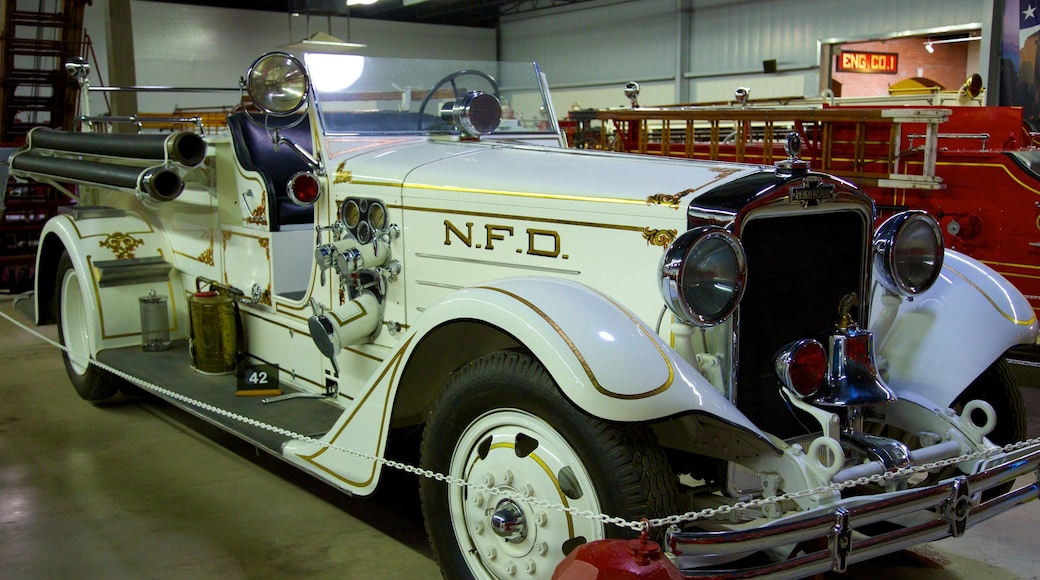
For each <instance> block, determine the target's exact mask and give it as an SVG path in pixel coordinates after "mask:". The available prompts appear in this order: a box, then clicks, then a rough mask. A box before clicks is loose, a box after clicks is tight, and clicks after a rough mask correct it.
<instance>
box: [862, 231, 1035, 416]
mask: <svg viewBox="0 0 1040 580" xmlns="http://www.w3.org/2000/svg"><path fill="white" fill-rule="evenodd" d="M893 308H897V309H898V311H897V312H895V313H893V312H892V309H893ZM871 311H872V312H874V313H875V316H874V320H875V321H876V320H883V319H885V318H886V317H893V320H892V322H891V327H890V328H889V329H888V330H887V331H884V330H882V334H881V335H880V336H877V337H876V341H877V342H876V344H877V345H878V347H877V352H878V354H879V355H880V356H881V357H882V358H883V359H885V360H886V361H887V363H888V376H887V381H888V384H889V386H891V387H892V388H893V389H895V390H896V393H897V394H898V393H899V392H910V393H915V394H917V395H920V396H922V397H924V398H925V399H927V400H930V401H933V402H935V403H937V404H940V405H945V406H949V405H950V404H952V403H953V401H954V399H956V398H957V396H958V395H960V393H961V392H962V391H964V389H965V388H967V387H968V385H970V384H971V382H972V381H973V380H975V378H976V377H978V376H979V375H980V374H982V372H983V371H985V370H986V368H988V367H989V366H990V365H991V364H993V361H995V360H997V359H998V358H1000V357H1001V356H1002V355H1003V354H1004V353H1005V352H1006V351H1007V350H1008V349H1009V348H1011V347H1013V346H1016V345H1020V344H1032V343H1034V342H1035V341H1036V337H1037V320H1036V315H1035V314H1034V312H1033V309H1032V308H1031V307H1030V305H1029V302H1028V301H1027V300H1026V299H1025V298H1024V297H1023V296H1022V294H1021V293H1020V292H1019V291H1018V290H1017V289H1016V288H1015V287H1014V286H1012V285H1011V283H1010V282H1008V281H1007V280H1006V279H1004V278H1003V277H1002V276H1001V275H1000V274H998V273H996V272H995V271H993V270H992V269H991V268H989V267H988V266H986V265H985V264H982V263H981V262H979V261H977V260H974V259H972V258H969V257H967V256H965V255H963V254H961V253H959V252H956V251H953V250H946V258H945V261H944V264H943V269H942V273H941V274H940V276H939V279H938V280H937V281H936V283H935V285H934V286H932V288H930V289H929V290H928V291H927V292H924V293H923V294H921V295H919V296H917V297H915V298H914V300H913V301H912V302H911V301H907V300H902V301H900V302H899V303H898V304H897V305H894V306H893V305H888V306H885V305H884V304H883V303H882V299H881V292H875V296H874V303H873V307H872V310H871ZM871 327H872V328H873V324H872V325H871Z"/></svg>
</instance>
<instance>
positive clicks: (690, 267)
mask: <svg viewBox="0 0 1040 580" xmlns="http://www.w3.org/2000/svg"><path fill="white" fill-rule="evenodd" d="M660 271H661V295H662V296H663V297H664V301H665V304H667V305H668V307H669V308H670V309H671V310H672V312H673V313H674V314H675V315H676V316H678V317H679V318H680V319H681V320H683V321H685V322H689V323H690V324H695V325H697V326H713V325H715V324H718V323H720V322H722V321H724V320H726V319H727V318H729V316H730V315H731V314H733V311H734V310H736V308H737V304H739V303H740V298H741V296H743V295H744V283H745V280H746V279H747V256H746V255H745V254H744V246H742V245H741V243H740V240H738V239H737V237H736V236H734V235H733V234H731V233H729V232H727V231H726V230H724V229H722V228H719V227H716V226H701V227H697V228H693V229H692V230H689V231H687V232H685V233H683V234H682V235H681V236H679V237H678V238H676V240H675V241H674V242H673V243H672V245H671V246H669V247H668V249H667V250H666V251H665V253H664V256H663V257H662V258H661V267H660Z"/></svg>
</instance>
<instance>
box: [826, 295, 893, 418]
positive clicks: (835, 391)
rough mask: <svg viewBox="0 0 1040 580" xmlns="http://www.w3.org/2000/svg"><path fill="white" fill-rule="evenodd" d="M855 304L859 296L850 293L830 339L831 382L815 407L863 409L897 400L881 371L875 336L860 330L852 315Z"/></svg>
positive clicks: (840, 308) (842, 304)
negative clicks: (851, 311) (851, 310)
mask: <svg viewBox="0 0 1040 580" xmlns="http://www.w3.org/2000/svg"><path fill="white" fill-rule="evenodd" d="M855 302H856V295H855V294H849V295H848V296H846V297H845V298H843V299H842V301H841V305H840V307H839V310H840V313H841V319H840V322H839V323H838V327H837V328H836V329H835V332H834V334H832V335H831V337H830V340H829V348H828V350H827V352H828V353H829V355H828V357H829V358H828V361H827V381H826V384H825V385H824V387H823V388H822V389H820V390H819V392H817V393H816V395H814V396H813V397H812V398H811V401H812V402H813V403H814V404H817V405H823V406H829V407H863V406H867V405H883V404H886V403H891V402H893V401H895V400H896V398H897V397H896V394H895V393H894V392H893V391H892V389H890V388H889V387H888V385H886V384H885V381H884V380H883V379H882V378H881V374H880V373H879V372H878V369H877V363H876V358H875V355H874V333H872V332H870V331H869V330H864V329H861V328H859V326H857V325H856V323H855V322H853V320H852V317H851V316H850V315H849V309H850V308H851V307H852V305H853V304H854V303H855Z"/></svg>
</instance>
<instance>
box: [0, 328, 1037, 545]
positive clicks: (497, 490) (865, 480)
mask: <svg viewBox="0 0 1040 580" xmlns="http://www.w3.org/2000/svg"><path fill="white" fill-rule="evenodd" d="M0 318H4V319H6V320H7V321H8V322H10V323H12V324H14V325H15V326H17V327H19V328H21V329H22V330H24V331H26V332H27V333H29V334H31V335H33V336H35V337H36V338H39V339H40V340H42V341H44V342H46V343H48V344H50V345H51V346H54V347H55V348H58V349H61V350H62V351H66V352H67V351H68V349H67V348H66V347H65V346H64V345H62V344H59V343H57V342H55V341H53V340H51V339H50V338H48V337H46V336H44V335H42V334H40V333H39V332H37V331H36V330H34V329H32V328H30V327H28V326H26V325H24V324H22V323H21V322H19V321H17V320H15V319H13V318H11V317H10V316H8V315H7V314H6V313H4V312H2V311H0ZM90 364H92V365H94V366H96V367H98V368H100V369H103V370H105V371H107V372H109V373H111V374H113V375H115V376H118V377H120V378H122V379H124V380H126V381H129V382H131V383H133V384H135V385H137V386H139V387H141V388H143V389H145V390H147V391H150V392H152V393H154V394H156V395H158V396H160V397H163V398H166V399H173V400H177V401H179V402H181V403H184V404H187V405H190V406H192V407H195V408H197V409H200V410H203V411H207V412H209V413H213V414H215V415H219V416H222V417H226V418H229V419H232V420H235V421H238V422H241V423H244V424H246V425H250V426H252V427H257V428H259V429H264V430H266V431H270V432H272V433H276V434H278V435H282V436H285V437H289V438H291V439H298V440H300V441H304V442H307V443H313V444H315V445H319V446H322V447H326V448H328V449H331V450H333V451H339V452H341V453H346V454H348V455H352V456H354V457H358V458H360V459H364V460H366V461H373V462H375V463H377V464H379V465H382V466H386V467H391V468H393V469H397V470H400V471H404V472H407V473H412V474H415V475H418V476H421V477H426V478H429V479H435V480H437V481H441V482H444V483H447V484H448V485H454V486H459V487H466V488H469V489H471V490H475V491H479V492H483V493H489V494H494V495H499V496H503V497H507V498H509V499H512V500H514V501H522V502H526V503H529V504H531V505H535V506H538V507H542V508H546V509H551V510H555V511H560V512H564V513H568V514H570V515H572V516H575V517H581V518H587V519H589V520H593V521H598V522H600V523H603V524H611V525H615V526H618V527H621V528H629V529H632V530H635V531H637V532H641V531H644V530H647V529H655V528H659V527H661V526H668V525H672V524H681V523H687V522H694V521H697V520H702V519H706V518H712V517H715V516H721V515H724V514H728V513H730V512H737V511H742V510H746V509H749V508H755V507H762V506H766V505H770V504H774V503H780V502H783V501H786V500H794V499H799V498H803V497H810V496H814V495H819V494H823V493H830V492H835V491H841V490H844V489H848V488H852V487H857V486H860V485H867V484H872V483H873V484H876V483H883V482H885V481H888V480H892V479H898V478H902V477H907V476H910V475H913V474H915V473H922V472H926V471H930V470H932V469H937V468H940V467H948V466H951V465H956V464H958V463H962V462H965V461H974V460H977V459H983V458H985V457H989V456H992V455H996V454H998V453H1006V452H1011V451H1016V450H1018V449H1022V448H1025V447H1030V446H1032V445H1036V444H1040V437H1037V438H1033V439H1027V440H1024V441H1019V442H1017V443H1010V444H1008V445H1005V446H1003V447H1000V448H997V449H989V450H984V451H976V452H974V453H968V454H964V455H961V456H959V457H951V458H948V459H942V460H939V461H933V462H931V463H924V464H921V465H916V466H912V467H906V468H902V469H897V470H893V471H888V472H886V473H883V474H877V475H871V476H865V477H860V478H858V479H852V480H848V481H844V482H841V483H833V484H830V485H826V486H821V487H818V488H815V489H808V490H804V491H797V492H790V493H785V494H783V495H777V496H772V497H763V498H756V499H752V500H747V501H738V502H736V503H733V504H729V505H725V506H720V507H715V508H706V509H703V510H699V511H692V512H686V513H683V514H676V515H671V516H667V517H661V518H652V519H645V520H639V521H636V520H626V519H624V518H621V517H615V516H610V515H607V514H602V513H596V512H592V511H587V510H581V509H577V508H573V507H568V506H565V505H563V504H560V503H555V502H550V501H547V500H544V499H540V498H536V497H530V496H526V495H522V494H518V493H516V492H515V491H514V490H510V489H503V488H501V487H498V486H491V487H489V486H486V485H481V484H479V483H471V482H468V481H465V480H462V479H459V478H457V477H452V476H450V475H444V474H443V473H437V472H435V471H430V470H428V469H422V468H420V467H415V466H413V465H408V464H405V463H401V462H399V461H393V460H390V459H386V458H383V457H377V456H374V455H369V454H367V453H363V452H360V451H355V450H353V449H347V448H345V447H341V446H339V445H336V444H333V443H327V442H325V441H320V440H318V439H315V438H313V437H310V436H307V435H302V434H300V433H295V432H293V431H290V430H288V429H283V428H281V427H278V426H275V425H269V424H267V423H264V422H262V421H257V420H256V419H252V418H250V417H246V416H244V415H239V414H237V413H233V412H231V411H227V410H225V409H222V408H220V407H216V406H213V405H210V404H209V403H204V402H202V401H197V400H195V399H192V398H191V397H187V396H184V395H182V394H180V393H177V392H174V391H171V390H169V389H166V388H163V387H160V386H159V385H155V384H152V383H149V382H148V381H145V380H143V379H139V378H137V377H135V376H133V375H130V374H128V373H125V372H123V371H121V370H119V369H116V368H113V367H111V366H109V365H107V364H105V363H102V362H100V361H97V360H95V359H90Z"/></svg>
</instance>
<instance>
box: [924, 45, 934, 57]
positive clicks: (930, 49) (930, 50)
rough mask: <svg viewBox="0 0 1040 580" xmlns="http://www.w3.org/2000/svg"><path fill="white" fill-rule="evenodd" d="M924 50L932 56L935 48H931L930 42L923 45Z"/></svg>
mask: <svg viewBox="0 0 1040 580" xmlns="http://www.w3.org/2000/svg"><path fill="white" fill-rule="evenodd" d="M924 49H925V50H927V51H928V54H932V53H933V52H935V47H934V46H932V43H931V42H926V43H924Z"/></svg>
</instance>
